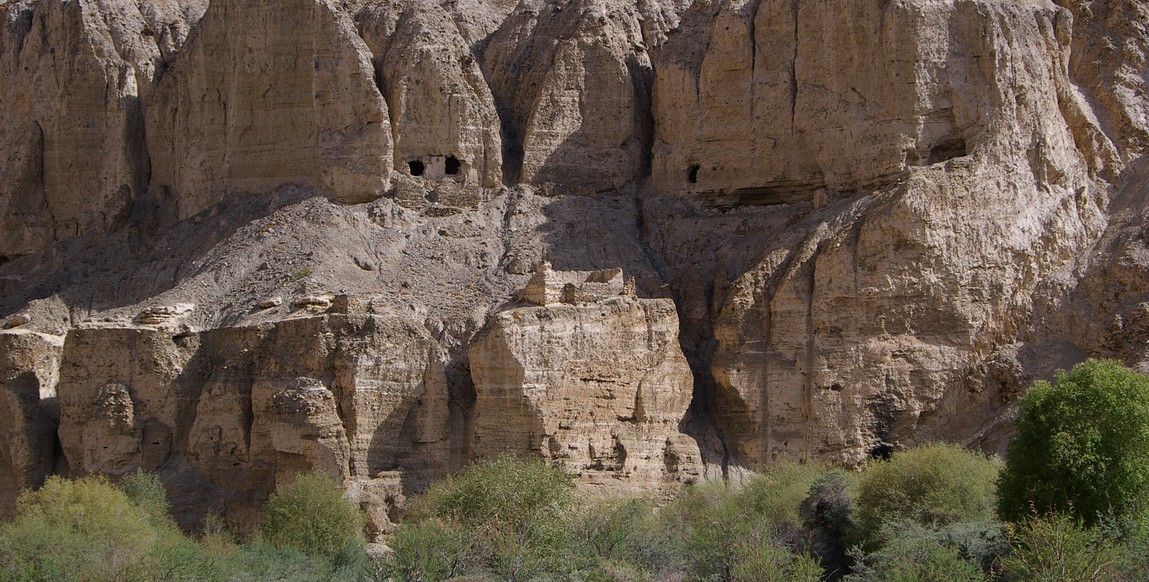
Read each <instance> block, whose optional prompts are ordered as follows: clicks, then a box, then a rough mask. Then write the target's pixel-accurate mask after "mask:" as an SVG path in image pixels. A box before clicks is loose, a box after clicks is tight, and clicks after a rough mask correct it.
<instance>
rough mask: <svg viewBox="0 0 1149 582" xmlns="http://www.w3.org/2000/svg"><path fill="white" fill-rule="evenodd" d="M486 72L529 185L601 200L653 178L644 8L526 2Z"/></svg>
mask: <svg viewBox="0 0 1149 582" xmlns="http://www.w3.org/2000/svg"><path fill="white" fill-rule="evenodd" d="M483 64H484V70H486V71H487V72H488V73H487V77H488V79H490V81H491V90H492V91H493V93H494V95H495V99H496V100H497V102H498V103H499V106H500V107H501V108H502V109H503V110H504V112H505V115H506V125H505V128H504V129H505V131H506V138H505V139H506V140H507V141H509V142H511V143H510V146H509V147H510V148H512V150H513V151H511V152H510V153H509V155H508V157H509V158H511V159H512V160H513V161H512V163H517V164H518V165H519V168H518V169H519V173H518V175H519V178H520V179H521V180H522V181H523V182H530V183H544V182H551V183H554V184H555V185H557V186H558V187H560V188H562V189H563V190H573V191H582V192H586V191H589V192H595V191H596V190H607V189H611V188H619V187H622V186H623V185H625V184H627V183H629V182H631V181H633V180H634V179H635V178H637V177H639V176H641V175H642V174H644V173H645V172H644V170H643V168H644V166H645V165H646V164H648V163H649V161H648V160H647V159H646V158H647V156H648V154H647V152H646V147H647V145H646V144H647V143H649V133H650V131H651V126H650V119H649V85H650V79H651V75H652V71H651V65H650V57H649V55H648V53H647V49H646V46H645V42H644V40H643V37H642V28H641V25H640V22H639V13H638V10H637V8H636V6H635V5H633V4H631V3H628V2H610V1H605V0H576V1H572V2H546V1H542V0H532V1H530V2H524V3H522V4H520V5H519V7H518V8H517V9H516V10H515V12H514V13H512V14H511V15H510V16H509V17H508V18H507V20H506V21H505V22H504V23H503V25H502V27H500V29H499V30H498V31H497V32H495V34H494V35H493V36H492V38H491V40H490V43H489V44H488V45H487V47H486V50H485V52H484V54H483Z"/></svg>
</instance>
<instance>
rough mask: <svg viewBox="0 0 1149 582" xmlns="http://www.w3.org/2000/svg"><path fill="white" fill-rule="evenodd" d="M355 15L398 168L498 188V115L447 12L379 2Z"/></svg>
mask: <svg viewBox="0 0 1149 582" xmlns="http://www.w3.org/2000/svg"><path fill="white" fill-rule="evenodd" d="M356 18H357V20H358V21H359V22H360V23H361V29H362V34H363V38H364V39H365V40H366V42H367V45H368V46H369V47H370V48H371V51H372V53H373V54H374V55H375V57H374V58H375V63H376V70H377V71H378V75H379V81H380V85H381V86H382V87H383V91H384V93H385V96H386V98H387V102H388V103H389V104H390V107H391V119H392V124H393V127H394V135H395V152H394V155H395V167H396V168H397V169H398V170H399V171H400V172H406V173H408V174H412V173H416V172H417V173H418V174H419V175H424V176H427V177H428V178H433V179H438V180H441V179H444V178H449V179H451V180H458V181H460V182H463V183H465V184H469V185H471V186H472V187H475V186H478V187H485V188H494V187H498V186H501V185H502V175H503V174H502V172H503V144H502V135H501V132H500V122H499V114H498V112H497V111H496V110H495V102H494V98H493V97H492V96H491V90H490V88H488V87H487V83H486V81H485V80H484V78H483V73H482V71H481V70H480V69H479V64H478V61H477V60H476V59H475V57H474V55H473V54H472V53H471V49H470V47H469V45H468V43H467V41H466V39H465V38H464V37H463V35H462V34H461V33H460V31H459V30H458V29H457V28H456V25H455V23H454V22H452V20H451V16H450V14H449V13H448V12H447V11H446V10H444V9H443V8H441V7H440V6H439V4H438V3H437V2H431V1H425V2H411V3H406V4H401V5H396V4H394V3H386V2H384V3H378V4H375V5H374V6H371V7H369V8H367V9H365V10H363V11H362V12H361V13H359V14H358V15H357V17H356ZM448 159H453V160H454V161H453V162H452V164H453V165H452V167H450V168H448V167H446V161H447V160H448ZM419 164H422V166H419Z"/></svg>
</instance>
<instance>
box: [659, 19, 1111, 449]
mask: <svg viewBox="0 0 1149 582" xmlns="http://www.w3.org/2000/svg"><path fill="white" fill-rule="evenodd" d="M1071 30H1072V17H1071V15H1070V14H1069V13H1068V12H1067V11H1065V10H1062V9H1058V8H1056V7H1053V6H1038V5H1030V4H1025V5H1019V4H1005V3H999V2H965V1H959V2H929V3H884V2H861V3H853V4H850V5H844V4H835V3H830V2H826V3H817V2H816V3H801V4H793V3H790V2H771V1H766V2H761V3H748V4H745V5H742V4H740V3H721V4H710V3H706V2H699V3H696V4H695V6H694V7H693V8H692V11H691V12H690V13H688V14H687V15H686V16H684V18H683V24H682V31H681V32H680V33H678V34H677V35H672V38H671V39H670V40H669V41H668V42H667V43H666V45H665V47H664V48H665V50H664V51H663V52H660V53H659V56H658V58H657V59H656V67H657V69H658V70H659V76H658V79H657V81H656V96H655V120H656V126H657V127H658V133H657V135H656V147H655V154H654V155H655V158H654V159H655V164H654V182H655V184H656V185H657V186H658V187H659V188H660V189H662V190H664V191H667V192H673V193H674V194H672V195H671V196H672V197H673V196H679V197H682V196H685V197H688V198H689V199H690V200H692V201H697V202H698V203H701V204H702V205H704V206H717V207H722V208H741V209H742V212H743V214H742V215H741V216H739V217H737V218H736V217H734V216H731V215H725V216H721V217H715V218H712V219H706V218H700V219H699V220H698V223H697V224H699V225H700V226H699V228H701V229H702V230H701V232H698V233H696V234H690V233H688V232H683V230H684V229H683V228H682V226H683V225H682V224H681V223H677V222H669V221H667V222H664V223H662V224H661V225H660V227H661V228H662V229H663V231H664V233H665V234H663V235H662V236H664V237H666V238H665V239H664V240H665V242H664V244H663V246H662V250H663V252H664V253H665V256H668V262H669V263H670V265H671V267H672V270H675V271H677V272H678V273H677V275H676V278H677V279H678V281H679V283H678V285H679V286H680V287H682V288H685V289H690V288H691V287H693V286H694V281H698V280H700V279H699V278H698V270H699V269H712V270H710V272H709V273H708V274H707V275H704V276H703V277H701V281H715V283H714V285H715V288H716V289H715V292H714V294H715V295H717V296H718V297H720V299H719V298H716V300H715V304H714V306H713V307H712V308H711V310H709V311H700V312H699V313H698V316H699V317H700V318H701V319H703V320H704V321H703V322H702V323H700V325H702V326H706V325H709V322H713V326H714V327H713V342H714V343H713V344H710V348H709V349H713V353H712V355H711V356H709V357H708V358H707V359H708V360H709V362H710V369H711V371H712V372H713V375H714V381H715V393H714V397H713V398H714V410H715V415H716V417H717V422H718V424H719V426H720V427H722V430H723V431H724V434H725V435H726V437H727V439H728V444H729V445H732V446H733V448H734V449H735V450H736V451H738V453H739V454H740V456H741V457H742V458H744V459H746V460H747V461H749V462H750V463H752V464H760V463H767V462H770V461H771V460H772V459H775V458H778V457H780V456H792V455H793V456H817V457H831V458H839V459H841V460H845V461H857V460H860V459H861V458H862V457H864V455H865V454H866V453H867V451H869V450H871V449H875V448H880V447H884V446H888V445H889V444H891V443H905V442H909V441H911V440H912V439H913V438H915V435H917V434H919V432H920V428H921V427H920V424H921V423H925V422H930V421H931V417H932V416H933V415H935V414H936V412H937V410H938V406H939V402H940V401H941V399H942V398H943V397H945V396H946V395H950V394H952V393H954V392H962V391H964V390H969V388H968V387H967V386H966V385H965V382H964V380H963V379H964V378H966V377H967V376H968V374H969V373H970V370H971V368H972V367H974V366H975V365H976V364H977V362H979V361H980V360H981V359H982V358H987V357H988V356H990V355H991V354H992V353H993V352H994V351H995V350H996V349H997V347H998V346H1002V345H1007V344H1011V343H1012V342H1013V341H1015V340H1016V339H1017V338H1018V337H1019V335H1021V333H1022V329H1023V328H1024V327H1025V325H1026V320H1027V319H1028V317H1029V314H1030V312H1031V310H1032V308H1033V295H1034V293H1035V290H1036V289H1037V287H1038V285H1039V282H1040V281H1041V280H1042V279H1044V278H1046V277H1049V276H1050V275H1051V274H1053V273H1055V272H1056V271H1058V270H1059V269H1062V268H1064V267H1066V266H1067V265H1069V263H1070V262H1071V261H1072V260H1073V259H1074V258H1075V257H1077V256H1078V255H1079V253H1081V252H1082V251H1084V249H1086V248H1088V245H1089V244H1090V243H1091V242H1092V241H1093V240H1094V238H1095V237H1096V236H1097V235H1098V234H1099V233H1100V231H1101V229H1102V228H1103V226H1104V224H1105V218H1104V214H1103V209H1104V206H1105V202H1106V200H1105V194H1104V185H1101V184H1097V183H1094V182H1093V181H1092V180H1091V178H1090V172H1089V166H1088V162H1087V160H1086V159H1085V155H1084V154H1093V153H1095V152H1092V151H1085V152H1083V151H1082V150H1079V149H1078V144H1077V142H1075V136H1076V135H1079V134H1080V133H1081V130H1082V128H1080V127H1078V126H1077V124H1079V123H1081V120H1082V119H1083V118H1084V117H1085V116H1086V115H1085V113H1083V112H1082V111H1081V109H1080V108H1081V107H1082V106H1083V101H1081V100H1075V99H1072V98H1071V95H1070V83H1071V82H1070V78H1069V76H1068V75H1069V73H1068V71H1069V59H1068V56H1069V54H1070V49H1071V46H1070V43H1071ZM831 38H832V39H833V40H832V42H831V41H830V39H831ZM706 39H709V42H706ZM1006 46H1008V47H1009V53H1008V54H1009V55H1010V60H1009V61H1008V62H1006V63H1004V64H1002V65H1001V66H988V65H987V61H988V60H989V59H990V58H991V57H992V56H993V55H995V54H1001V51H1003V50H1005V49H1004V47H1006ZM779 48H781V49H782V50H779ZM843 70H844V71H847V73H846V74H842V71H843ZM1051 111H1052V112H1064V113H1062V114H1060V115H1056V114H1055V115H1049V113H1048V112H1051ZM1043 112H1045V113H1043ZM719 128H720V129H719ZM1084 145H1088V144H1084ZM843 146H845V147H843ZM819 190H822V192H823V194H822V196H823V197H824V198H825V199H826V201H827V202H830V203H831V206H829V207H828V208H823V209H819V210H813V208H812V206H809V204H811V202H812V201H813V198H814V196H815V193H816V192H818V191H819ZM827 190H828V191H829V195H827V194H826V193H825V192H826V191H827ZM801 200H805V201H806V202H805V203H803V204H801V206H800V207H795V205H793V204H791V205H789V206H787V207H785V208H779V209H778V210H775V211H771V210H769V209H768V207H769V206H770V205H777V204H784V203H793V202H797V201H801ZM755 206H759V207H763V209H762V210H760V211H757V212H755V211H753V210H750V208H752V207H755ZM707 223H709V224H707ZM739 223H740V224H739ZM734 224H737V225H738V226H737V227H736V228H737V229H738V232H739V233H740V234H743V233H744V234H745V235H746V236H744V237H743V238H744V240H754V241H755V242H754V243H751V244H747V245H746V248H747V249H749V250H751V252H749V253H747V252H744V251H741V250H734V251H733V252H731V253H729V254H725V255H719V256H722V259H721V263H722V264H721V265H720V266H719V267H718V268H713V267H710V266H708V265H705V264H700V263H703V262H705V261H707V260H708V259H702V260H701V261H699V260H698V259H696V258H693V257H686V256H682V255H677V254H676V249H678V248H693V244H694V243H692V242H688V241H692V240H694V239H692V238H691V237H692V236H709V234H710V233H713V232H720V231H722V230H723V229H724V228H729V227H730V226H731V225H734ZM779 224H785V225H786V227H785V228H784V229H782V230H775V231H774V232H770V230H771V229H774V228H777V227H776V226H774V225H779ZM974 225H976V226H974ZM760 232H768V233H769V234H763V235H755V234H752V233H760ZM987 233H992V235H987ZM723 271H724V272H723ZM711 273H712V274H711ZM729 274H733V275H734V276H733V277H732V278H731V279H732V280H731V282H730V284H729V286H727V285H726V282H725V279H726V277H727V276H729ZM703 284H704V285H705V284H706V283H703ZM688 292H692V293H697V294H699V295H701V294H704V293H705V291H688ZM697 297H698V295H694V296H692V297H690V298H689V299H688V300H689V301H692V302H696V301H697ZM695 304H697V303H695ZM703 333H704V334H707V335H708V334H709V332H703ZM703 349H708V348H706V347H705V346H703ZM996 421H997V419H996V418H994V417H990V418H985V417H980V416H979V417H971V418H965V419H954V418H947V420H946V422H949V423H962V424H964V426H965V428H964V432H962V431H953V432H952V433H951V437H952V438H973V437H974V436H975V435H979V434H984V432H985V430H986V427H984V426H981V424H980V423H982V422H989V423H993V422H996ZM959 433H960V437H959V436H958V435H959ZM1000 444H1001V443H998V445H1000Z"/></svg>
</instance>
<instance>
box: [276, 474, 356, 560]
mask: <svg viewBox="0 0 1149 582" xmlns="http://www.w3.org/2000/svg"><path fill="white" fill-rule="evenodd" d="M266 510H267V523H266V524H265V525H264V526H263V527H262V528H261V529H260V533H261V535H262V536H263V537H264V538H265V539H266V540H267V541H269V542H270V543H271V544H273V545H275V546H277V547H281V548H284V547H285V548H293V549H295V550H298V551H300V552H303V553H305V554H307V555H309V556H313V557H318V558H324V559H327V560H331V559H334V558H335V557H336V556H337V555H338V554H339V553H340V552H342V551H344V550H345V548H346V547H347V545H348V542H362V540H363V527H364V524H365V519H364V517H363V514H362V512H360V511H359V508H358V507H356V506H355V504H353V503H352V502H350V501H348V500H346V499H344V498H343V492H342V491H341V490H340V488H339V485H338V484H337V483H336V482H335V481H334V480H333V479H331V478H330V477H328V476H327V475H324V474H323V473H319V472H312V473H307V474H304V475H300V476H299V477H297V478H296V479H295V481H292V482H291V484H289V485H287V486H285V487H277V488H276V489H275V492H274V493H272V495H271V499H269V500H268V502H267V507H266Z"/></svg>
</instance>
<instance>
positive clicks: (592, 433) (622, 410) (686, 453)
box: [470, 296, 701, 487]
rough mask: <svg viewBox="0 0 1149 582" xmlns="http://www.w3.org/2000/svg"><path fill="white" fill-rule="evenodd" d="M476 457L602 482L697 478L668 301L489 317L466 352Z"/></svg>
mask: <svg viewBox="0 0 1149 582" xmlns="http://www.w3.org/2000/svg"><path fill="white" fill-rule="evenodd" d="M470 365H471V373H472V377H473V378H474V382H475V410H474V414H475V421H474V424H475V433H474V434H475V442H474V451H475V454H476V455H477V456H478V457H480V458H490V457H494V456H497V455H499V454H502V453H506V452H510V453H513V454H520V455H525V454H530V455H541V456H543V457H545V458H548V459H552V460H555V461H559V462H562V463H563V464H564V465H566V466H568V467H570V468H571V469H573V470H575V471H577V472H579V473H580V475H581V476H583V478H584V479H587V480H590V481H591V482H593V483H595V484H601V485H604V486H607V487H618V486H628V485H629V486H637V485H645V486H647V487H654V486H658V485H659V484H663V483H667V482H673V481H693V480H694V479H696V478H697V477H698V476H699V473H700V472H701V466H700V460H699V452H698V445H697V444H696V443H695V442H694V439H692V438H691V437H689V436H687V435H685V434H682V433H681V432H680V430H679V425H680V423H682V422H683V419H684V417H685V415H686V411H687V407H688V406H689V405H690V399H691V391H692V388H693V378H692V376H691V373H690V368H689V366H688V365H687V362H686V358H685V357H684V356H683V355H682V350H681V348H680V347H679V345H678V318H677V316H676V314H675V311H674V306H673V304H672V303H671V302H670V301H668V300H663V299H634V298H633V297H627V296H617V297H613V298H608V299H603V300H600V301H594V302H588V303H577V304H573V305H572V304H552V305H545V306H537V307H522V308H517V309H512V310H509V311H504V312H501V313H499V314H496V315H495V316H493V317H492V318H491V320H490V321H489V322H488V324H487V327H486V328H484V329H483V331H481V332H480V333H479V335H478V336H477V337H476V339H475V342H474V343H473V344H472V345H471V348H470Z"/></svg>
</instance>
